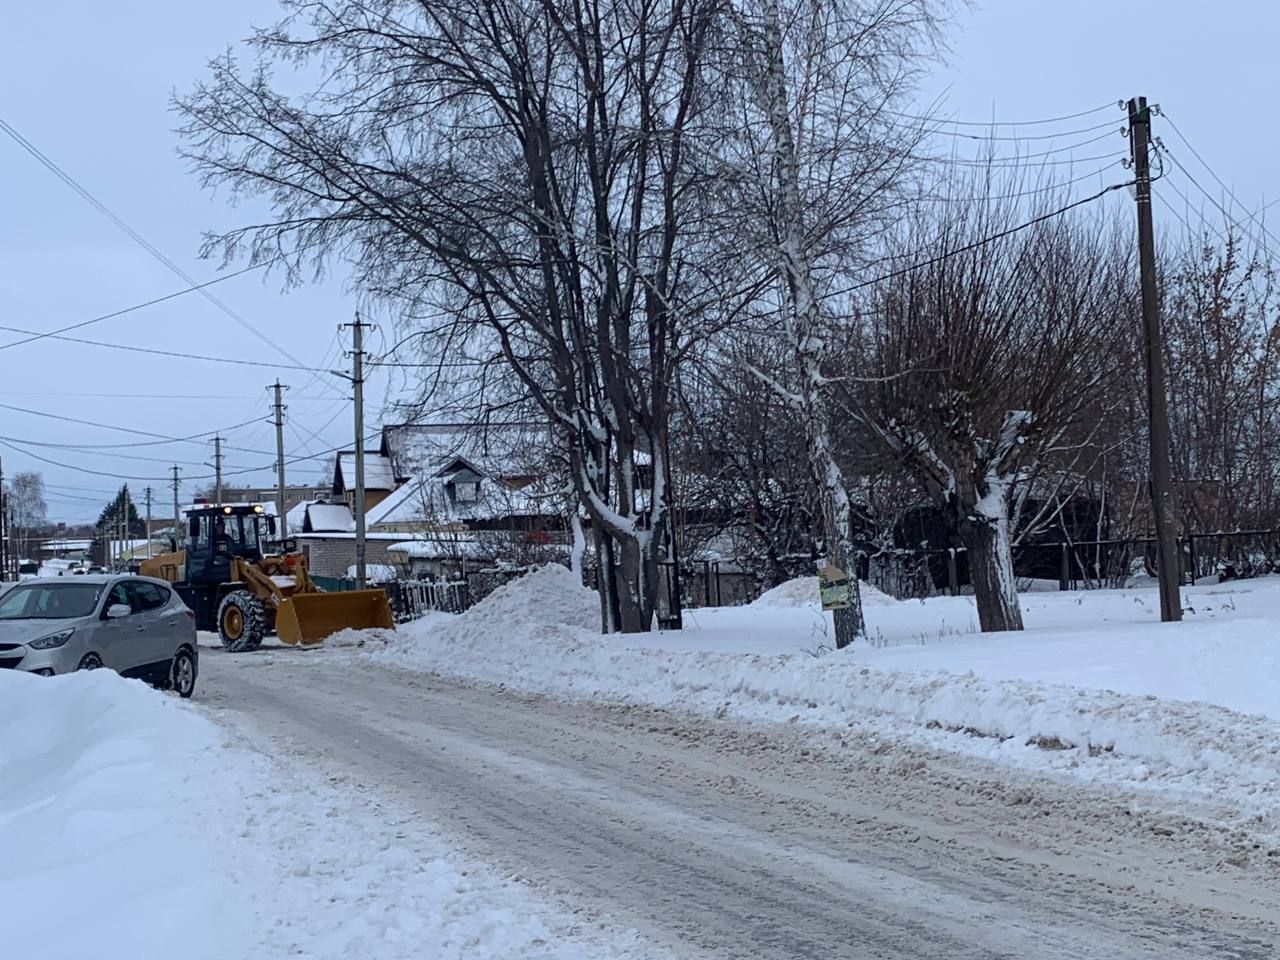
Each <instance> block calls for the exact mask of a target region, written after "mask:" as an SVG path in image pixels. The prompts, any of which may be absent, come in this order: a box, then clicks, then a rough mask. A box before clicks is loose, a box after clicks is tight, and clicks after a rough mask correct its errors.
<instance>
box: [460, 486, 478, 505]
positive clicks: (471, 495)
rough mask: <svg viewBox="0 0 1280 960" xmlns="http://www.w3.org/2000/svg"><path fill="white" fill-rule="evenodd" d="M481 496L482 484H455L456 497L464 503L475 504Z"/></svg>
mask: <svg viewBox="0 0 1280 960" xmlns="http://www.w3.org/2000/svg"><path fill="white" fill-rule="evenodd" d="M479 494H480V484H478V483H457V484H454V496H455V497H457V498H458V500H459V501H461V502H462V503H474V502H475V500H476V498H477V497H478V496H479Z"/></svg>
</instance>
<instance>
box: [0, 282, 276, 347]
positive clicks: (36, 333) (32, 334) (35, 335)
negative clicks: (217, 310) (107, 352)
mask: <svg viewBox="0 0 1280 960" xmlns="http://www.w3.org/2000/svg"><path fill="white" fill-rule="evenodd" d="M264 266H266V264H262V263H260V264H257V265H256V266H251V267H245V268H244V269H242V270H236V271H234V272H232V273H228V274H225V275H223V276H221V277H216V278H214V279H213V280H206V281H205V282H204V283H200V284H196V285H195V286H192V287H185V288H184V289H182V290H175V291H174V292H173V293H166V294H165V295H164V296H162V297H155V298H154V299H152V300H146V301H144V302H143V303H135V304H134V305H133V306H131V307H124V308H123V309H121V310H113V311H112V312H111V313H104V314H102V315H101V316H98V317H93V318H91V319H89V320H81V321H80V322H79V323H72V324H68V325H67V326H65V327H60V328H58V329H57V330H43V331H41V330H19V329H17V328H16V327H0V329H3V330H8V331H9V332H11V333H24V334H29V336H28V337H27V338H26V339H25V340H12V341H10V342H9V343H0V350H8V349H9V348H10V347H20V346H22V345H23V344H26V343H34V342H35V341H37V340H44V339H47V338H52V339H56V340H69V339H71V338H70V337H60V336H58V334H60V333H66V332H67V331H70V330H79V329H80V328H81V327H87V326H90V325H92V324H95V323H101V322H102V321H103V320H112V319H114V318H116V317H122V316H124V315H125V314H126V313H133V312H135V311H137V310H142V309H145V308H146V307H154V306H155V305H156V304H157V303H164V302H165V301H166V300H173V299H174V298H176V297H181V296H183V295H185V294H188V293H192V292H194V291H196V290H201V289H203V288H204V287H211V286H213V285H214V284H215V283H222V282H223V281H224V280H230V279H232V278H233V277H239V276H242V275H244V274H246V273H248V272H249V271H251V270H258V269H261V268H262V267H264ZM84 342H86V343H90V342H92V341H84Z"/></svg>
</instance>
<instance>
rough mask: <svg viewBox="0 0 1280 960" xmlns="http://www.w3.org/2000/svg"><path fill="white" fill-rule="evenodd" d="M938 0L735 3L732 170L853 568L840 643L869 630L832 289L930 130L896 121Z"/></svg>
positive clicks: (827, 511) (825, 507) (825, 502)
mask: <svg viewBox="0 0 1280 960" xmlns="http://www.w3.org/2000/svg"><path fill="white" fill-rule="evenodd" d="M944 10H945V5H944V4H942V3H937V2H933V0H885V2H882V0H863V2H856V0H855V2H843V0H834V2H832V0H799V2H788V3H785V4H784V3H783V2H782V0H757V2H752V0H741V2H737V3H735V4H734V6H733V17H734V23H735V26H736V28H737V36H738V42H739V49H740V51H741V59H740V62H739V64H738V69H739V70H740V71H741V75H742V78H743V80H744V82H745V84H746V86H747V88H748V89H749V90H750V96H748V97H746V98H745V103H744V122H743V123H742V138H741V142H742V155H741V157H740V158H739V162H738V163H737V165H736V167H735V169H734V175H733V177H732V178H731V179H733V180H734V181H735V182H736V183H737V185H738V186H739V188H740V190H741V194H742V198H743V200H744V209H745V210H747V211H748V216H749V217H752V218H757V219H758V221H759V229H758V231H757V232H756V239H757V243H758V247H757V251H758V253H759V254H760V255H761V256H762V257H763V258H764V260H765V262H767V263H768V264H769V265H770V267H771V269H772V270H773V272H774V275H775V276H776V278H777V281H778V300H779V302H780V308H779V315H780V322H779V323H778V332H780V333H781V335H782V340H783V342H784V343H785V346H786V349H787V350H788V351H789V353H790V358H789V359H790V364H791V367H792V370H791V373H792V376H791V378H790V382H789V383H788V384H786V385H784V384H782V383H780V382H779V381H778V380H777V379H775V378H762V379H765V380H766V382H767V383H768V385H769V386H771V387H773V388H775V389H777V390H778V391H779V393H780V395H782V396H784V397H785V398H786V399H787V401H788V402H789V403H790V405H791V407H792V409H793V411H794V413H795V415H796V416H797V417H798V418H799V419H800V421H801V423H802V424H803V428H804V435H805V451H806V458H807V461H808V465H809V470H810V472H811V473H812V476H813V481H814V485H815V488H816V490H817V495H818V506H819V509H818V511H817V513H818V514H819V516H820V518H821V530H820V537H819V538H818V550H819V558H818V566H819V570H820V571H821V570H822V569H823V568H824V567H826V566H827V565H828V564H830V565H832V566H834V567H836V568H839V570H840V571H843V572H844V573H845V574H847V575H848V576H849V578H850V581H851V584H852V595H851V598H850V599H851V603H850V605H849V606H847V607H844V608H841V609H837V610H836V611H835V613H834V620H835V642H836V646H837V647H844V646H847V645H848V644H850V643H852V642H853V640H854V639H855V638H856V637H858V636H861V635H862V634H864V633H865V623H864V620H863V615H862V605H861V599H860V596H859V591H858V586H857V583H858V581H857V567H858V550H857V547H856V545H855V543H854V537H853V529H852V508H851V504H850V500H849V493H848V487H847V484H846V479H845V475H844V472H843V471H842V470H841V467H840V464H839V462H838V460H837V458H836V455H835V450H834V444H833V438H832V432H833V429H835V424H834V423H833V419H832V415H831V411H830V408H829V399H828V391H827V382H828V381H827V373H826V371H825V369H824V365H825V364H826V362H827V361H828V360H829V357H830V349H829V347H830V344H829V337H830V336H831V334H832V331H833V325H832V323H831V313H830V311H831V310H832V309H838V308H839V304H838V303H828V304H825V305H824V302H823V292H824V290H827V289H829V288H830V287H831V286H832V283H833V281H835V282H837V283H838V282H840V281H843V282H845V283H847V281H848V279H849V277H850V276H854V275H856V274H857V272H858V270H859V268H861V267H863V266H864V265H865V263H866V261H867V259H868V251H869V248H870V247H871V246H872V244H873V241H874V238H875V236H876V235H877V234H878V233H879V231H881V230H882V229H883V228H884V226H885V224H886V222H891V221H892V218H893V217H894V216H895V215H896V211H897V209H898V205H899V203H900V202H901V200H902V198H903V196H904V192H905V190H906V188H907V187H908V186H909V184H910V183H911V177H910V175H911V172H912V170H913V168H914V165H915V161H914V160H913V156H914V154H913V151H914V150H915V148H916V146H917V145H918V144H919V142H920V140H921V138H922V133H921V131H920V130H919V129H918V128H912V127H911V126H910V125H909V124H904V123H902V122H901V121H899V120H897V119H895V116H896V113H895V112H894V111H893V107H894V105H895V104H898V103H899V102H900V101H901V100H903V99H904V98H905V97H906V96H907V94H909V93H910V91H911V84H912V81H913V79H914V78H915V75H916V71H917V70H918V69H919V66H920V63H921V61H922V59H923V55H925V54H928V53H932V52H933V51H934V50H935V49H936V43H937V29H938V26H939V21H940V16H941V14H942V13H943V12H944Z"/></svg>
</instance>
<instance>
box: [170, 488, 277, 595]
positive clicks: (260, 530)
mask: <svg viewBox="0 0 1280 960" xmlns="http://www.w3.org/2000/svg"><path fill="white" fill-rule="evenodd" d="M273 536H275V517H271V516H267V515H266V514H264V513H263V511H262V507H261V506H234V507H229V506H228V507H207V508H203V509H200V510H193V511H191V512H189V513H188V514H187V544H186V549H187V570H186V581H187V582H188V583H192V584H203V583H219V584H220V583H225V582H226V581H227V580H228V579H229V578H230V576H231V561H232V558H234V557H242V558H243V559H244V560H246V561H248V562H249V563H257V562H258V561H260V560H261V559H262V557H263V553H264V549H265V547H266V543H267V541H268V540H269V539H270V538H271V537H273Z"/></svg>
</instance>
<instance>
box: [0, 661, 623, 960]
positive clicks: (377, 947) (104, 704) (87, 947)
mask: <svg viewBox="0 0 1280 960" xmlns="http://www.w3.org/2000/svg"><path fill="white" fill-rule="evenodd" d="M0 729H3V730H4V731H5V736H4V738H3V739H0V902H3V903H6V904H10V905H11V909H10V911H9V916H8V918H7V922H5V923H4V924H3V925H2V927H0V929H2V931H3V933H2V935H0V942H3V950H2V951H0V952H2V953H3V955H4V956H6V957H13V958H31V960H35V958H39V960H85V958H89V957H92V958H95V960H153V958H154V960H159V958H171V957H182V958H192V960H206V958H207V960H228V958H236V957H246V958H247V957H253V958H255V960H257V958H269V957H304V958H306V957H310V958H337V957H366V958H370V960H396V958H402V957H403V958H411V957H412V958H418V957H432V958H439V960H446V958H464V957H466V958H474V957H503V958H513V960H514V958H539V960H555V958H570V960H586V958H592V960H595V958H601V957H628V956H632V955H633V953H632V949H633V946H634V943H635V941H634V938H632V937H629V936H626V935H623V936H618V935H617V934H614V933H611V932H605V933H599V932H593V931H592V929H591V928H584V927H583V926H582V924H581V920H580V919H579V918H570V917H569V916H567V915H566V914H564V913H562V912H559V911H558V910H557V908H554V907H550V906H548V905H546V904H544V903H541V902H539V901H538V900H536V899H535V898H533V897H532V895H531V894H530V893H529V892H528V891H526V890H525V889H524V888H522V887H521V886H520V885H519V884H517V883H514V882H512V881H509V880H506V879H503V878H501V877H499V876H497V875H495V874H493V873H492V872H490V871H488V870H487V869H485V868H484V867H481V866H478V865H476V864H475V863H472V862H469V861H467V860H465V859H463V858H462V857H460V856H459V855H458V854H457V853H456V852H455V851H454V850H453V849H452V848H451V847H450V846H449V844H448V843H447V842H446V841H445V840H444V839H443V838H442V837H441V836H440V835H438V834H436V833H434V832H433V830H432V828H431V826H430V824H424V823H423V822H422V821H421V819H420V818H417V817H414V816H413V815H412V814H411V813H409V812H407V811H406V810H404V809H401V808H398V807H397V806H396V805H395V803H394V802H393V801H390V800H388V799H387V798H384V797H378V796H373V795H370V794H368V793H367V792H366V790H365V789H364V788H363V787H361V786H360V785H359V784H357V783H352V782H349V781H348V780H347V778H345V777H341V776H328V775H327V774H326V773H322V772H320V771H319V770H318V769H316V768H314V767H310V766H307V765H305V764H301V763H297V762H294V761H290V760H287V759H284V758H278V757H277V758H270V757H268V756H266V755H263V754H260V753H256V752H252V751H250V750H247V749H244V748H242V747H240V746H237V745H236V744H235V743H233V742H232V741H233V740H234V739H236V738H238V737H243V738H245V739H256V736H255V734H256V732H255V731H253V730H248V729H243V730H239V731H236V732H235V734H234V735H229V734H228V731H226V730H224V729H223V728H222V727H221V726H219V725H217V724H215V723H213V722H211V721H210V720H209V719H207V718H206V717H205V716H204V715H202V712H201V711H200V710H199V708H196V707H192V706H190V705H188V704H185V703H182V702H180V701H178V700H177V699H176V698H173V697H170V696H168V695H165V694H161V693H157V692H156V691H153V690H150V689H149V688H147V687H144V686H143V685H142V684H141V683H138V682H137V681H129V680H123V679H121V678H120V677H118V676H116V675H115V674H112V673H109V672H107V671H95V672H92V673H79V674H73V675H70V676H67V677H58V678H54V679H45V678H40V677H33V676H28V675H26V674H20V673H17V672H16V671H0ZM18 904H20V905H21V907H20V910H19V911H18V912H20V914H21V917H20V919H18V912H15V908H13V907H12V905H18Z"/></svg>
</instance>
